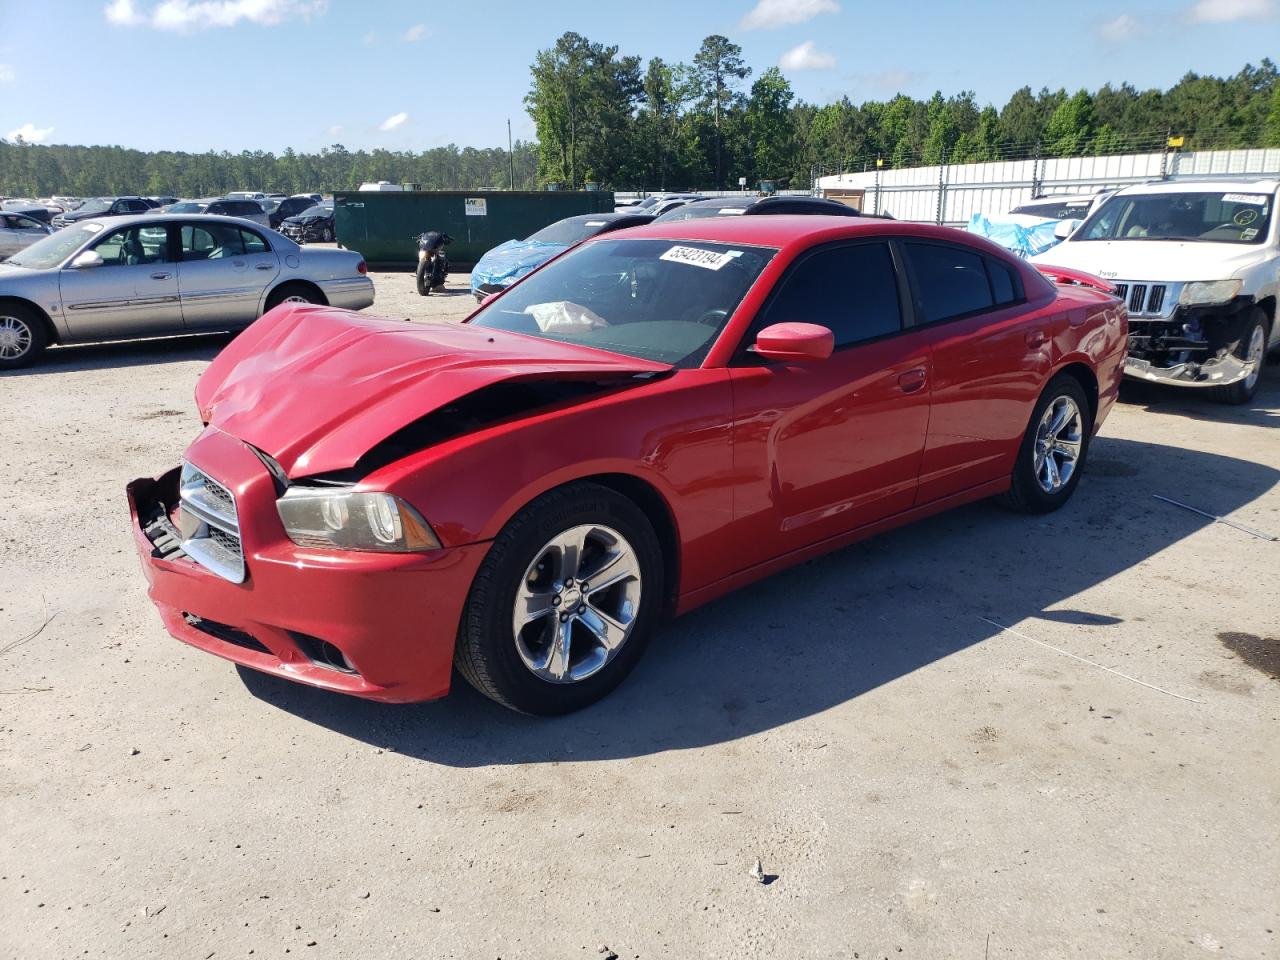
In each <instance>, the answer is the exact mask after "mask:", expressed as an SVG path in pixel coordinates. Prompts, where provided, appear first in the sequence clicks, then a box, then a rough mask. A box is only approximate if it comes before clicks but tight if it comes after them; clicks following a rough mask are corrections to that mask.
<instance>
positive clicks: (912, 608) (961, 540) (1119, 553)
mask: <svg viewBox="0 0 1280 960" xmlns="http://www.w3.org/2000/svg"><path fill="white" fill-rule="evenodd" d="M1170 478H1176V479H1170ZM1277 482H1280V471H1277V470H1274V469H1271V468H1269V467H1266V466H1262V465H1260V464H1256V463H1251V462H1248V461H1243V460H1237V459H1234V458H1231V457H1224V456H1218V455H1214V454H1208V453H1203V452H1200V451H1196V450H1188V449H1183V448H1179V447H1171V446H1165V445H1161V444H1154V443H1145V442H1137V441H1132V440H1118V439H1111V438H1108V437H1106V436H1105V435H1104V436H1102V437H1100V438H1099V439H1098V440H1097V441H1096V442H1095V444H1094V446H1093V450H1092V456H1091V463H1090V468H1089V470H1088V473H1087V474H1086V475H1085V476H1084V477H1083V482H1082V483H1081V485H1080V487H1079V488H1078V490H1077V493H1076V496H1075V497H1074V498H1073V500H1072V502H1071V503H1070V504H1068V505H1067V506H1066V507H1065V508H1063V509H1062V510H1060V511H1058V512H1056V513H1053V514H1049V515H1047V516H1040V517H1027V516H1021V515H1015V514H1010V513H1008V512H1005V511H1003V510H1001V509H1000V508H998V507H996V506H994V505H992V504H990V503H980V504H974V505H971V506H968V507H964V508H961V509H959V510H955V511H952V512H950V513H947V514H943V515H941V516H938V517H934V518H931V519H929V520H925V521H923V522H920V523H917V524H915V525H912V526H909V527H904V528H902V529H899V530H896V531H892V532H890V533H887V534H884V535H881V536H879V537H876V538H874V539H871V540H868V541H865V542H863V543H860V544H856V545H854V546H852V547H849V548H846V549H844V550H841V551H839V552H837V553H834V554H831V555H828V556H826V557H824V558H821V559H818V560H815V561H812V562H810V563H806V564H804V565H802V566H800V567H797V568H795V569H793V570H791V571H788V572H786V573H783V574H780V575H777V576H774V577H771V578H769V579H767V580H765V581H763V582H761V583H759V584H757V585H755V586H753V587H752V588H751V589H749V590H743V591H740V592H738V593H736V594H732V595H730V596H728V597H725V598H724V599H721V600H719V601H717V602H715V603H712V604H710V605H708V606H706V607H703V608H701V609H698V610H695V611H693V612H692V613H690V614H688V615H686V616H684V617H681V618H679V619H677V620H675V621H673V622H671V623H669V624H666V625H665V626H663V627H662V628H660V629H659V631H658V632H657V634H656V635H655V637H654V642H653V643H652V645H651V647H650V649H649V650H648V651H647V652H646V655H645V657H644V658H643V659H642V660H641V662H640V664H639V666H638V667H637V668H636V670H635V672H634V673H633V675H632V676H631V677H630V678H629V679H628V680H627V682H626V683H624V684H623V685H622V686H621V687H619V688H618V689H617V690H616V691H614V693H613V694H611V695H610V696H608V697H607V698H605V699H604V700H603V701H601V702H600V703H597V704H595V705H594V706H592V707H590V708H589V709H587V710H584V711H582V712H580V713H577V714H574V715H572V716H569V717H563V718H557V719H551V720H547V719H536V718H531V717H525V716H521V715H518V714H515V713H512V712H510V711H508V710H505V709H504V708H502V707H499V706H497V705H496V704H494V703H491V702H490V701H489V700H487V699H485V698H484V697H482V696H481V695H479V694H477V693H476V692H475V691H473V690H472V689H471V688H470V687H469V686H468V685H467V684H466V682H465V681H463V680H462V679H461V678H458V677H455V678H454V687H453V692H452V693H451V694H450V695H449V696H448V697H447V698H445V699H443V700H439V701H435V702H432V703H425V704H416V705H407V706H386V705H382V704H375V703H369V702H366V701H362V700H358V699H355V698H352V697H347V696H343V695H340V694H332V693H327V692H325V691H321V690H316V689H313V688H310V687H304V686H301V685H298V684H294V683H291V682H289V681H286V680H282V679H280V678H276V677H272V676H267V675H264V674H259V673H256V672H255V671H252V670H248V669H243V668H241V671H240V672H241V675H242V678H243V682H244V683H245V685H246V687H247V688H248V690H249V692H250V693H251V694H252V695H253V696H255V697H258V698H260V699H262V700H264V701H266V702H268V703H270V704H273V705H275V706H276V707H279V708H280V709H283V710H286V711H288V712H290V713H293V714H295V715H296V716H299V717H302V718H304V719H306V720H308V721H310V722H313V723H316V724H320V725H322V726H324V727H328V728H329V729H331V730H333V731H334V732H336V733H339V734H341V735H343V736H347V737H352V738H354V739H357V740H361V741H365V742H367V743H370V744H375V745H377V746H379V747H383V748H386V749H388V750H394V751H396V752H399V753H402V754H405V755H408V756H412V757H416V758H418V759H421V760H424V761H429V762H432V763H438V764H444V765H448V766H456V767H473V766H486V765H493V764H521V763H548V762H570V761H590V760H602V759H613V758H622V757H637V756H643V755H646V754H651V753H654V752H659V751H665V750H679V749H685V748H690V747H699V746H705V745H708V744H713V743H721V742H725V741H730V740H734V739H737V738H740V737H745V736H749V735H751V734H755V733H759V732H761V731H765V730H771V729H775V728H778V727H780V726H783V725H785V724H788V723H790V722H792V721H794V720H798V719H801V718H804V717H811V716H814V715H815V714H818V713H820V712H822V711H825V710H828V709H830V708H831V707H834V706H836V705H838V704H841V703H844V702H846V701H849V700H852V699H853V698H855V697H859V696H862V695H863V694H865V693H867V692H868V691H871V690H875V689H876V688H878V687H881V686H883V685H885V684H887V683H889V682H891V681H893V680H895V679H897V678H899V677H903V676H905V675H907V674H910V673H912V672H914V671H917V670H922V669H929V668H932V667H935V666H936V665H937V664H939V662H940V661H942V660H944V659H945V658H946V657H948V656H950V655H951V654H953V653H956V652H958V651H961V650H964V649H966V648H968V647H971V646H973V645H975V644H979V643H982V642H983V641H985V640H989V639H991V638H992V637H994V636H996V635H997V634H999V632H1000V631H999V630H998V628H997V627H994V626H992V625H991V624H990V623H988V622H986V620H984V619H983V618H987V620H993V621H996V622H997V623H1000V624H1006V625H1012V624H1015V623H1018V622H1019V621H1021V620H1023V619H1025V618H1037V617H1039V618H1043V619H1046V620H1052V621H1054V622H1055V623H1059V624H1061V623H1068V624H1080V625H1084V626H1086V627H1087V628H1088V629H1103V630H1116V631H1122V630H1123V629H1124V620H1123V619H1122V618H1121V617H1120V616H1117V615H1116V613H1117V612H1118V611H1110V610H1081V609H1076V606H1077V605H1072V607H1071V609H1064V610H1054V609H1052V608H1054V607H1056V606H1057V605H1059V604H1063V602H1064V601H1067V600H1069V599H1070V598H1072V597H1074V596H1076V595H1078V594H1079V593H1080V592H1081V591H1084V590H1087V589H1089V588H1090V587H1093V586H1095V585H1097V584H1099V583H1102V582H1103V581H1105V580H1107V579H1108V578H1110V577H1113V576H1115V575H1116V574H1118V573H1121V572H1123V571H1125V570H1128V569H1130V568H1131V567H1133V566H1134V565H1135V564H1138V563H1140V562H1142V561H1144V560H1148V559H1149V558H1151V557H1153V556H1155V555H1156V554H1158V553H1159V552H1160V551H1162V550H1164V549H1165V548H1166V547H1168V546H1169V545H1170V544H1172V543H1175V542H1177V541H1179V540H1181V539H1182V538H1184V537H1187V536H1189V535H1191V534H1192V533H1194V532H1196V531H1197V530H1199V529H1201V528H1202V527H1204V526H1205V525H1206V524H1207V523H1209V522H1211V521H1208V520H1205V519H1204V518H1202V517H1199V516H1197V515H1196V514H1193V513H1189V512H1187V511H1184V510H1179V509H1177V508H1175V507H1172V506H1169V505H1168V504H1164V503H1161V502H1159V501H1157V500H1155V499H1153V497H1152V494H1153V493H1161V492H1163V493H1166V494H1168V495H1171V496H1174V497H1176V498H1177V499H1180V500H1183V501H1184V502H1189V503H1193V504H1195V505H1197V506H1199V507H1201V508H1202V509H1205V510H1209V511H1211V512H1213V513H1216V514H1219V515H1221V514H1224V513H1228V512H1230V511H1233V510H1235V509H1238V508H1240V507H1243V506H1245V505H1246V504H1248V503H1250V502H1251V501H1253V500H1255V499H1256V498H1258V497H1260V496H1262V495H1263V494H1265V493H1266V492H1267V491H1268V490H1270V489H1271V488H1272V487H1274V486H1275V485H1276V484H1277ZM1241 536H1245V534H1241ZM1046 543H1052V551H1051V553H1050V554H1049V556H1050V557H1051V559H1050V560H1048V561H1046V559H1045V557H1046V553H1045V544H1046ZM1227 626H1230V625H1227Z"/></svg>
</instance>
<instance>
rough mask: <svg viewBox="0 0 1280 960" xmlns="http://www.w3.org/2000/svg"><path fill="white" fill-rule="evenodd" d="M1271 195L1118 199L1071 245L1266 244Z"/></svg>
mask: <svg viewBox="0 0 1280 960" xmlns="http://www.w3.org/2000/svg"><path fill="white" fill-rule="evenodd" d="M1272 200H1273V197H1272V196H1271V195H1270V194H1267V193H1218V192H1213V193H1209V192H1206V193H1138V194H1133V195H1132V196H1127V197H1123V196H1122V197H1115V198H1114V199H1112V200H1110V201H1108V202H1107V203H1106V204H1104V205H1103V207H1102V209H1100V210H1099V211H1098V212H1097V213H1095V214H1094V215H1093V216H1092V217H1090V218H1089V219H1088V220H1086V221H1085V223H1084V226H1082V227H1081V228H1080V229H1079V230H1078V231H1077V232H1076V235H1075V236H1073V237H1072V238H1071V240H1072V241H1078V240H1183V241H1193V242H1202V243H1262V242H1263V241H1264V240H1265V239H1266V236H1267V226H1268V224H1269V223H1270V222H1271V207H1272Z"/></svg>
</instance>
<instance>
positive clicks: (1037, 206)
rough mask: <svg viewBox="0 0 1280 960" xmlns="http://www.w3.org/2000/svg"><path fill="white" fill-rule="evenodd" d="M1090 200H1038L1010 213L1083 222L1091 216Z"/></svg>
mask: <svg viewBox="0 0 1280 960" xmlns="http://www.w3.org/2000/svg"><path fill="white" fill-rule="evenodd" d="M1092 203H1093V200H1092V199H1089V200H1037V201H1036V202H1035V203H1024V204H1023V205H1022V206H1020V207H1014V208H1013V209H1012V210H1010V211H1009V212H1010V213H1025V214H1027V215H1029V216H1032V217H1047V218H1049V219H1051V220H1083V219H1084V218H1085V217H1087V216H1088V215H1089V206H1090V204H1092Z"/></svg>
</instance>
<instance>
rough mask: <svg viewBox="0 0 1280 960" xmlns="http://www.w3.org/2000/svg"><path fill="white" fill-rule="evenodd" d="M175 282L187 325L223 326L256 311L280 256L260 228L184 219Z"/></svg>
mask: <svg viewBox="0 0 1280 960" xmlns="http://www.w3.org/2000/svg"><path fill="white" fill-rule="evenodd" d="M179 246H180V248H181V251H182V262H181V263H180V264H179V265H178V288H179V290H180V292H181V295H182V316H183V319H184V320H185V321H186V326H187V329H189V330H228V329H231V328H234V327H243V326H245V325H247V324H249V323H252V322H253V321H254V320H256V319H257V317H258V309H259V307H260V306H261V304H262V299H263V297H264V295H265V294H266V290H267V287H268V285H269V284H270V283H271V282H272V281H273V280H274V279H275V277H276V274H277V273H279V272H280V261H279V259H278V258H277V256H276V254H275V252H274V251H273V250H272V249H271V246H270V244H269V243H267V240H266V238H265V237H263V236H262V234H260V233H258V232H257V231H256V230H253V229H251V228H249V227H239V226H236V225H234V224H229V223H222V222H219V221H216V220H209V221H206V222H204V223H200V222H195V223H184V224H183V225H182V228H181V241H180V244H179Z"/></svg>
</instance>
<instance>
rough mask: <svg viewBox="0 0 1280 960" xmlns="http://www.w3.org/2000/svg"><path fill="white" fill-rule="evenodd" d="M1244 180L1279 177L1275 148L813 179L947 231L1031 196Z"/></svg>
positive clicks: (857, 200)
mask: <svg viewBox="0 0 1280 960" xmlns="http://www.w3.org/2000/svg"><path fill="white" fill-rule="evenodd" d="M1249 176H1280V148H1276V147H1272V148H1264V149H1256V150H1199V151H1189V152H1178V151H1174V150H1165V151H1158V152H1155V153H1136V154H1121V155H1115V156H1100V157H1053V158H1043V157H1031V158H1029V159H1025V160H1006V161H1001V162H997V163H958V164H946V163H944V164H941V165H934V166H929V167H908V168H904V169H898V170H883V169H875V170H869V171H865V172H861V173H842V174H837V175H834V176H827V177H819V178H818V179H817V184H816V185H817V188H818V191H817V192H819V193H820V194H821V195H822V196H828V197H833V198H836V199H840V200H843V201H844V202H846V203H852V204H854V205H855V206H858V207H860V209H862V210H864V211H866V212H868V213H888V214H890V215H892V216H893V217H895V218H897V219H899V220H910V221H915V222H921V223H941V224H949V225H953V226H955V225H961V224H965V223H968V222H969V218H970V217H971V216H972V215H973V214H975V213H985V214H992V213H1007V212H1008V211H1009V210H1011V209H1013V208H1014V207H1016V206H1018V205H1020V204H1022V203H1025V202H1027V201H1028V200H1031V199H1033V198H1035V197H1039V196H1046V195H1054V194H1067V193H1093V192H1096V191H1098V190H1103V189H1108V188H1114V187H1124V186H1129V185H1130V184H1135V183H1146V182H1148V181H1151V180H1160V179H1179V178H1186V177H1197V178H1199V177H1219V178H1228V177H1249Z"/></svg>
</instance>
